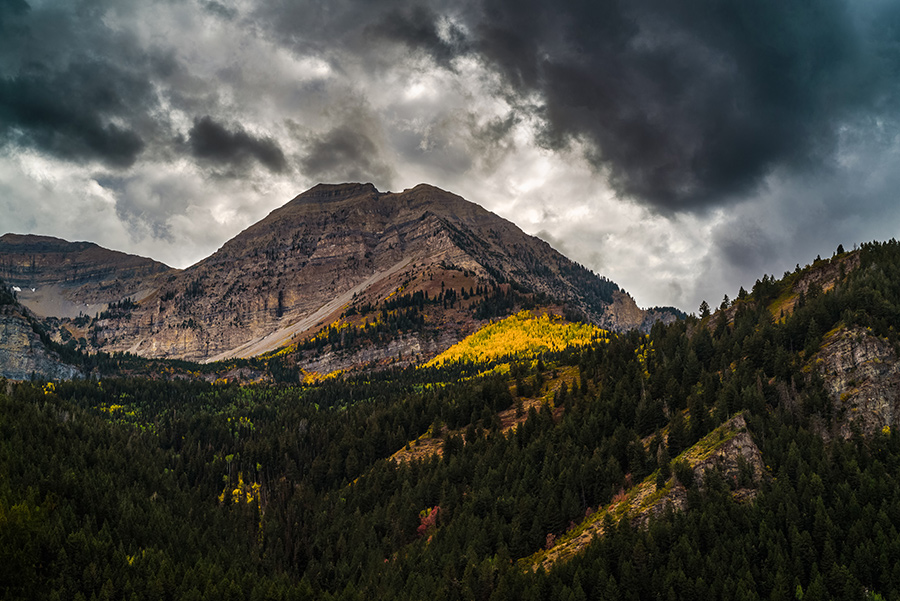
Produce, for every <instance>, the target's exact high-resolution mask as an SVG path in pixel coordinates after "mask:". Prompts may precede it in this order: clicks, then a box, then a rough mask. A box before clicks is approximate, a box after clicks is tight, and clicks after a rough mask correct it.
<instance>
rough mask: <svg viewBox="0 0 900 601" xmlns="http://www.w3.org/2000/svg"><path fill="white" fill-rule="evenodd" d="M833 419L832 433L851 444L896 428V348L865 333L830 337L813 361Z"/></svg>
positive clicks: (899, 415) (899, 391) (847, 331)
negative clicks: (854, 438) (856, 438)
mask: <svg viewBox="0 0 900 601" xmlns="http://www.w3.org/2000/svg"><path fill="white" fill-rule="evenodd" d="M812 363H813V365H815V366H816V368H817V369H818V371H819V373H820V374H821V375H822V378H823V379H824V381H825V390H826V392H827V393H828V396H829V398H830V400H831V403H832V412H833V415H834V417H835V419H834V421H833V427H832V430H833V431H832V432H828V433H827V434H829V435H831V436H837V437H840V438H845V439H846V438H850V437H851V436H852V435H853V433H854V432H857V433H859V434H862V435H864V436H871V435H872V434H875V433H877V432H881V431H882V430H884V429H885V428H887V429H888V431H889V430H890V429H891V428H897V427H900V360H898V358H897V353H896V351H895V350H894V347H893V346H892V345H891V344H889V343H888V342H887V341H886V340H884V339H882V338H880V337H878V336H875V335H873V334H872V332H871V331H869V330H866V329H865V328H860V327H853V328H846V327H844V328H840V329H838V330H836V331H835V332H832V333H831V334H830V335H829V336H828V337H827V338H826V340H825V341H824V342H823V344H822V349H821V350H820V351H819V352H818V353H817V354H816V355H815V356H814V357H813V362H812Z"/></svg>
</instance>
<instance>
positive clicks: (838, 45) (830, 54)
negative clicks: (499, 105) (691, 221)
mask: <svg viewBox="0 0 900 601" xmlns="http://www.w3.org/2000/svg"><path fill="white" fill-rule="evenodd" d="M868 10H869V13H868V14H863V13H862V12H861V10H856V9H855V8H854V7H853V5H852V4H850V3H847V2H844V1H841V0H823V1H821V2H816V3H803V4H799V5H798V4H796V3H790V2H781V1H780V0H764V1H762V2H755V3H752V4H748V3H746V2H742V1H741V0H727V1H721V0H704V1H696V2H687V3H682V2H676V3H673V2H667V1H663V0H635V1H633V2H627V3H626V2H617V1H616V0H597V1H595V2H582V1H575V0H571V1H563V2H555V3H553V4H552V5H548V4H546V3H544V2H539V1H537V0H530V1H527V0H526V1H523V0H485V1H484V2H483V5H482V7H481V10H479V11H470V13H469V14H467V15H465V16H464V17H463V18H465V19H466V21H467V23H468V29H469V31H470V32H471V34H470V37H471V40H470V41H471V44H472V47H474V48H475V49H477V52H478V54H479V55H480V56H481V57H483V59H484V60H486V61H487V63H488V64H489V65H491V66H492V67H493V68H495V69H497V70H499V72H500V73H502V74H503V76H504V78H505V80H506V81H507V82H508V84H510V85H511V86H512V89H513V92H514V94H513V96H512V100H513V101H514V102H518V103H521V102H522V100H521V99H524V98H528V99H529V102H530V99H531V98H533V96H534V94H537V95H538V96H539V98H540V101H539V109H538V112H539V115H540V117H541V118H542V120H543V123H544V129H543V131H542V138H541V141H542V143H543V144H544V145H545V146H547V147H550V148H555V149H559V148H562V147H565V146H567V145H569V144H570V143H571V142H572V141H575V140H578V141H581V142H583V143H586V144H587V145H588V148H589V151H588V154H589V157H590V158H591V160H592V161H593V162H594V164H595V165H596V166H597V167H599V168H603V169H607V170H608V172H609V174H610V179H611V182H612V184H613V185H614V187H615V188H616V189H617V191H618V192H620V193H621V194H622V195H625V196H628V197H634V198H637V199H638V200H642V201H644V202H646V203H648V204H650V205H651V206H654V207H656V208H658V209H661V210H664V211H669V210H681V209H693V208H698V207H703V206H706V205H710V204H720V203H723V202H727V201H728V200H729V199H733V198H736V197H738V196H740V195H741V194H742V193H745V192H747V191H748V190H750V189H753V188H754V187H755V186H756V185H757V184H758V183H759V182H760V180H761V178H762V177H764V176H765V175H766V174H767V173H769V172H770V171H771V170H772V168H774V167H776V166H780V167H788V168H791V169H796V170H803V169H807V168H816V167H819V166H821V164H822V163H823V161H825V160H827V159H828V158H829V157H830V156H831V155H832V153H833V151H834V148H835V136H836V132H837V131H838V128H839V127H840V125H841V124H842V123H843V121H844V120H846V119H848V118H851V117H852V116H853V115H854V114H855V113H856V112H859V111H863V112H864V111H871V110H895V104H894V103H895V102H896V99H897V97H898V96H897V93H896V92H897V90H896V86H897V84H898V81H897V79H896V76H895V73H896V72H897V69H898V67H900V51H898V49H900V45H898V43H897V42H898V39H900V28H898V24H900V8H898V7H897V5H896V4H894V5H892V4H891V3H882V4H872V5H870V6H869V8H868ZM414 14H416V15H417V18H416V20H415V21H414V26H412V27H407V28H404V31H408V32H411V33H410V34H409V35H407V36H406V37H401V36H397V39H401V40H402V41H403V42H404V43H412V42H413V41H415V40H420V43H421V44H422V46H423V47H424V49H426V50H428V51H429V52H434V49H435V48H439V49H440V48H441V46H439V45H436V42H435V38H434V36H433V35H432V34H431V32H432V31H433V27H432V28H429V27H428V26H427V25H426V24H425V23H423V22H422V20H423V19H424V18H425V13H424V12H421V11H420V12H418V13H414ZM396 23H398V28H399V23H400V21H396ZM523 106H524V105H523Z"/></svg>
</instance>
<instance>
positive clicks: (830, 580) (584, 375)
mask: <svg viewBox="0 0 900 601" xmlns="http://www.w3.org/2000/svg"><path fill="white" fill-rule="evenodd" d="M842 265H843V266H844V267H843V269H842V267H841V266H842ZM832 273H837V274H838V276H837V277H836V278H831V276H830V275H828V274H832ZM822 282H829V283H828V284H827V285H826V284H823V283H822ZM826 288H827V290H826ZM786 300H789V303H787V304H786V303H785V301H786ZM788 305H789V306H788ZM773 307H781V308H779V309H778V311H777V312H776V314H773ZM785 307H787V308H785ZM354 317H355V316H349V317H348V316H346V315H345V317H344V319H353V318H354ZM348 328H349V326H346V327H345V328H344V331H346V330H348ZM339 333H340V332H338V334H339ZM338 334H335V336H337V335H338ZM898 348H900V244H898V243H897V242H894V241H891V242H888V243H884V244H880V243H872V244H866V245H863V246H862V248H860V249H859V250H858V251H854V252H853V253H842V254H837V255H835V257H832V258H831V259H826V260H819V261H816V262H814V263H813V264H812V265H809V266H807V267H806V268H803V269H799V268H798V270H797V271H795V272H794V273H788V274H785V275H784V276H783V277H781V278H774V277H770V276H765V277H763V278H762V279H761V280H759V281H758V282H757V284H756V285H755V286H754V287H753V289H752V290H751V291H750V292H749V293H746V292H745V293H740V294H738V295H737V298H736V299H735V300H734V301H729V302H724V303H723V304H722V306H721V307H720V308H719V310H717V311H715V312H712V313H710V314H709V315H703V316H702V317H695V316H691V317H689V318H688V319H686V320H683V321H678V322H675V323H672V324H663V323H658V324H656V325H655V326H654V327H653V328H652V330H651V331H650V332H649V334H647V335H644V334H641V333H640V332H638V331H630V332H628V333H626V334H619V335H615V334H611V335H610V336H609V337H608V339H603V340H596V341H593V342H591V343H590V344H585V345H579V346H574V347H569V348H567V349H565V350H561V351H556V352H549V351H547V352H544V353H543V354H542V355H539V356H538V358H537V360H534V359H533V358H529V359H527V360H525V361H512V362H510V364H509V371H508V372H501V371H499V370H493V371H488V372H487V373H482V372H483V370H482V369H480V367H479V365H473V364H471V363H469V362H447V363H445V364H444V365H443V366H441V367H432V368H421V367H419V368H414V367H409V368H404V369H399V368H394V369H387V370H383V371H380V372H375V373H368V374H360V375H352V374H351V375H350V376H348V377H347V378H331V379H327V380H324V381H320V382H317V383H311V384H308V385H285V384H282V385H278V386H269V385H256V386H241V385H236V384H231V383H227V382H224V381H221V380H220V381H218V382H215V383H205V382H200V381H196V380H194V381H162V380H148V379H116V378H104V379H102V381H99V382H96V381H71V382H58V383H56V384H55V385H53V384H49V383H44V382H34V383H32V382H21V383H15V384H14V383H7V384H6V385H4V386H0V473H2V474H3V479H2V480H0V520H2V521H0V526H2V528H3V529H2V530H0V533H2V535H3V536H4V545H2V546H0V556H2V559H3V561H2V562H0V565H2V569H0V597H2V598H4V599H20V598H23V599H30V598H54V599H55V598H81V596H83V597H84V598H85V599H89V598H91V597H94V596H96V597H97V598H132V597H136V598H144V597H164V596H165V595H169V596H171V598H193V599H222V598H235V599H243V598H248V599H254V598H269V599H280V600H288V599H290V600H293V599H391V600H395V599H399V600H414V599H416V600H417V599H423V598H434V599H439V598H440V599H454V598H458V599H488V600H496V601H500V600H506V599H551V598H561V599H569V598H572V599H601V600H605V599H610V600H612V599H629V598H633V599H650V598H658V597H665V598H673V599H682V598H683V599H723V600H724V599H792V598H803V599H830V598H834V599H891V598H897V597H898V596H900V580H898V579H897V577H896V575H897V569H896V566H897V562H896V561H895V560H894V558H895V557H900V537H898V536H897V532H898V529H900V476H898V474H900V432H898V427H900V424H898V423H897V421H898V415H900V413H898V411H897V408H896V402H897V401H896V398H895V397H894V396H892V395H893V388H894V385H893V382H894V379H895V378H896V373H897V367H896V354H897V349H898ZM391 458H393V459H394V460H393V461H392V460H390V459H391Z"/></svg>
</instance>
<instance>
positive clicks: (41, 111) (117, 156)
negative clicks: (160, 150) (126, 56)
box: [0, 61, 151, 167]
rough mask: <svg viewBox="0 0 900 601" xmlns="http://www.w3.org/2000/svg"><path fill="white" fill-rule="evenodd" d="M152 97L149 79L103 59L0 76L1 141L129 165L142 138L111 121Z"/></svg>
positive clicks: (69, 157) (140, 147)
mask: <svg viewBox="0 0 900 601" xmlns="http://www.w3.org/2000/svg"><path fill="white" fill-rule="evenodd" d="M150 95H151V91H150V87H149V85H148V84H147V83H146V82H145V81H143V80H142V79H140V78H138V77H134V76H133V75H132V74H129V73H124V72H122V71H121V70H119V69H118V68H117V67H116V66H114V65H110V64H108V63H105V62H98V61H97V62H85V63H80V64H79V63H76V64H73V65H71V66H69V68H67V69H66V70H64V71H61V72H50V71H47V70H45V69H42V68H39V67H36V68H33V69H30V70H28V71H26V72H23V73H20V74H19V75H18V76H15V77H11V78H3V79H0V141H5V142H6V143H8V144H9V143H12V144H16V145H21V146H25V147H33V148H36V149H38V150H41V151H43V152H47V153H49V154H52V155H54V156H57V157H60V158H63V159H67V160H76V161H81V160H95V159H96V160H100V161H103V162H104V163H106V164H107V165H109V166H112V167H128V166H130V165H132V164H133V163H134V162H135V160H136V159H137V157H138V155H139V154H140V153H141V151H142V150H143V148H144V141H143V140H142V139H141V136H140V135H139V134H138V133H137V132H135V131H134V130H133V129H132V128H130V127H128V126H127V125H124V126H123V125H118V124H116V123H115V122H114V121H113V119H115V118H118V117H122V116H126V115H128V114H129V112H130V111H131V110H133V109H132V108H131V107H132V106H134V104H138V105H140V104H142V103H143V102H144V99H145V98H147V97H148V96H150Z"/></svg>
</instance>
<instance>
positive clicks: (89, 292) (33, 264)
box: [0, 234, 177, 317]
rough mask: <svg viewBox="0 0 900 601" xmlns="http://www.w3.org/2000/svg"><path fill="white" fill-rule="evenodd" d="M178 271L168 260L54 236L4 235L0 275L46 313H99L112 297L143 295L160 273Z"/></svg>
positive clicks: (114, 299) (0, 239)
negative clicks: (160, 261)
mask: <svg viewBox="0 0 900 601" xmlns="http://www.w3.org/2000/svg"><path fill="white" fill-rule="evenodd" d="M169 272H171V273H177V270H174V269H172V268H170V267H168V266H167V265H164V264H162V263H159V262H157V261H154V260H152V259H147V258H145V257H138V256H135V255H129V254H126V253H122V252H117V251H114V250H108V249H106V248H102V247H100V246H97V245H96V244H94V243H92V242H67V241H65V240H61V239H59V238H53V237H50V236H35V235H30V234H29V235H19V234H5V235H3V236H0V279H3V280H5V281H6V283H7V284H9V285H10V286H14V287H15V288H16V289H17V290H16V292H17V294H18V296H19V301H20V302H22V303H23V304H24V305H26V306H27V307H28V308H29V309H31V310H32V311H34V312H35V313H36V314H37V315H41V316H55V317H77V316H78V315H79V314H81V313H83V314H85V315H94V314H95V313H97V312H99V311H103V310H105V309H106V307H107V305H108V304H109V303H113V302H118V301H120V300H122V299H123V298H126V297H137V298H140V296H141V293H142V291H144V292H145V293H146V291H149V290H151V289H153V288H154V287H155V286H156V285H157V284H156V278H157V277H158V276H159V275H161V274H164V273H169Z"/></svg>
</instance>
